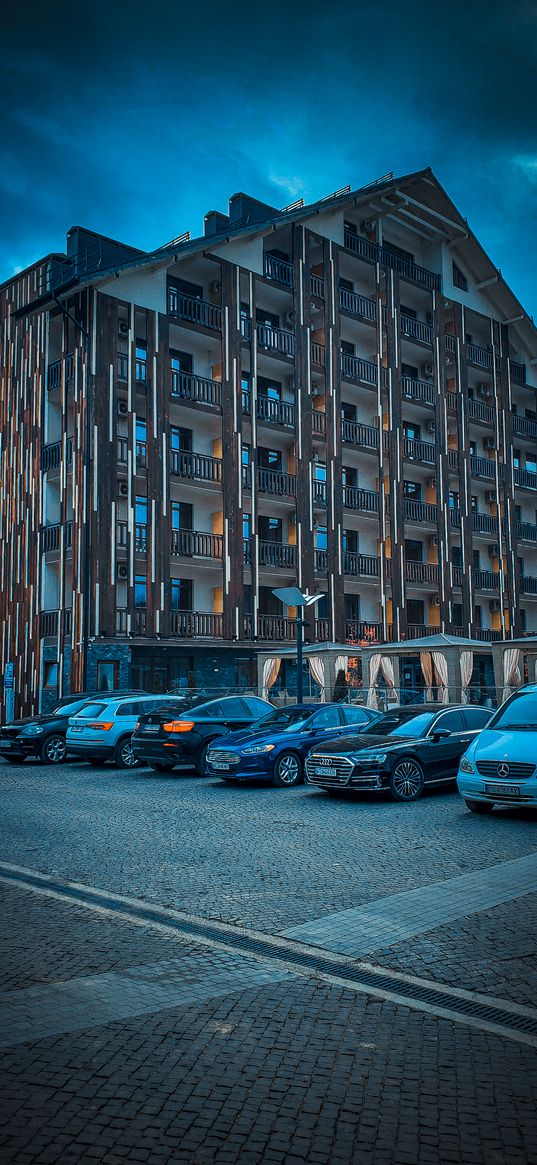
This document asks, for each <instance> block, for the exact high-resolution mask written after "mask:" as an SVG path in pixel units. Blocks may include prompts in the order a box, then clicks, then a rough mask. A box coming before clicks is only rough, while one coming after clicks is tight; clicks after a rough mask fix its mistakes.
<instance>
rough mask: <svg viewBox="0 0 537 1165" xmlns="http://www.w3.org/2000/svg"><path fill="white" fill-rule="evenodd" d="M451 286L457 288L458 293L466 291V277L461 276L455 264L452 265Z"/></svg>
mask: <svg viewBox="0 0 537 1165" xmlns="http://www.w3.org/2000/svg"><path fill="white" fill-rule="evenodd" d="M453 286H454V287H458V288H459V291H468V280H467V278H466V275H463V273H462V271H461V269H460V267H457V264H456V263H454V264H453Z"/></svg>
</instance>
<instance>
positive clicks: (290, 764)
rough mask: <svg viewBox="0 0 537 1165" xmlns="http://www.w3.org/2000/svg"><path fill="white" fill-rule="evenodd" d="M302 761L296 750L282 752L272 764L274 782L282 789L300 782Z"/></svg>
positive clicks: (301, 778)
mask: <svg viewBox="0 0 537 1165" xmlns="http://www.w3.org/2000/svg"><path fill="white" fill-rule="evenodd" d="M302 780H303V776H302V762H301V760H300V757H299V756H297V754H296V752H282V754H281V756H279V757H278V760H277V761H276V764H275V766H274V782H275V784H276V785H280V786H281V787H282V788H284V789H292V788H293V785H300V784H301V783H302Z"/></svg>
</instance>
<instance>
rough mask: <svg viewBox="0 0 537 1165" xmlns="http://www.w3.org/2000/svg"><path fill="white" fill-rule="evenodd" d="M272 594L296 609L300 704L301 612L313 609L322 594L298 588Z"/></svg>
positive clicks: (300, 697)
mask: <svg viewBox="0 0 537 1165" xmlns="http://www.w3.org/2000/svg"><path fill="white" fill-rule="evenodd" d="M272 594H273V595H274V596H275V597H276V598H277V599H279V600H280V603H283V604H284V606H285V607H296V609H297V614H296V617H295V626H296V670H297V683H296V698H297V704H301V703H302V700H303V698H304V684H303V678H302V661H303V648H304V627H305V626H306V620H305V619H304V615H303V611H304V608H305V607H313V606H314V605H315V603H318V602H319V599H322V598H323V593H322V592H319V593H318V594H316V595H309V594H308V592H307V591H305V592H304V593H303V592H302V591H301V590H299V588H298V587H276V589H275V590H273V592H272Z"/></svg>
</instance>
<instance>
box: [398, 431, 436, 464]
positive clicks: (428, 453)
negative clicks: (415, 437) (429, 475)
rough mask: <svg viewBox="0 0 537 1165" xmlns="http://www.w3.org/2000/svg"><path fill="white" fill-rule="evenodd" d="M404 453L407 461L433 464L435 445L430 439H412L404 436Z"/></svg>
mask: <svg viewBox="0 0 537 1165" xmlns="http://www.w3.org/2000/svg"><path fill="white" fill-rule="evenodd" d="M404 455H405V457H406V458H407V460H408V461H422V462H423V463H424V464H425V465H434V463H435V461H436V446H435V445H432V444H431V442H430V441H412V440H410V439H409V438H408V437H405V440H404Z"/></svg>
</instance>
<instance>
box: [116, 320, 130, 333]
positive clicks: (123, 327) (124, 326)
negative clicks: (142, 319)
mask: <svg viewBox="0 0 537 1165" xmlns="http://www.w3.org/2000/svg"><path fill="white" fill-rule="evenodd" d="M117 330H118V334H119V335H120V336H128V334H129V322H128V320H118V325H117Z"/></svg>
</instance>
